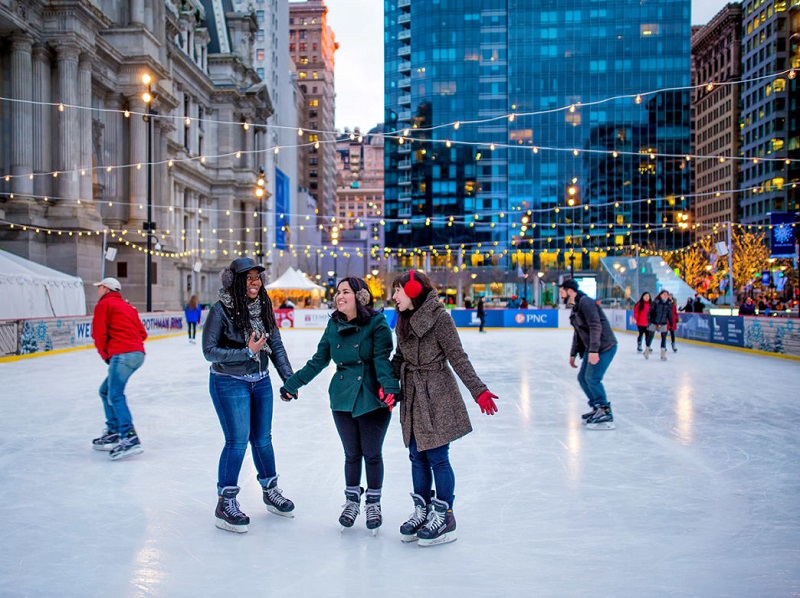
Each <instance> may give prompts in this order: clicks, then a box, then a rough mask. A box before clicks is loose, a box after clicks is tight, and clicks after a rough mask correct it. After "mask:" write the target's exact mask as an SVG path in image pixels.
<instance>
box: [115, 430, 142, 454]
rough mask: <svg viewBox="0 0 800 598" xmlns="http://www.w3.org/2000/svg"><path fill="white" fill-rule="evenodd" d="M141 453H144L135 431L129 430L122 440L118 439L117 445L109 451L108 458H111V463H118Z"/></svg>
mask: <svg viewBox="0 0 800 598" xmlns="http://www.w3.org/2000/svg"><path fill="white" fill-rule="evenodd" d="M142 452H144V449H143V448H142V445H141V443H140V442H139V436H138V435H137V434H136V430H131V431H130V432H128V433H127V434H126V435H125V437H124V438H120V439H119V444H117V446H115V447H114V448H113V449H111V452H110V453H109V454H108V456H109V457H111V460H112V461H118V460H119V459H127V458H128V457H133V456H134V455H138V454H139V453H142Z"/></svg>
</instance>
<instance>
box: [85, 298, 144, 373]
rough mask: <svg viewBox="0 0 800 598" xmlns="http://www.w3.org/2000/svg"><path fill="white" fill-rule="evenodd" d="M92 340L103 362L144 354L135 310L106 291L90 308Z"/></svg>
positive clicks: (141, 328) (140, 327) (141, 326)
mask: <svg viewBox="0 0 800 598" xmlns="http://www.w3.org/2000/svg"><path fill="white" fill-rule="evenodd" d="M92 338H93V339H94V346H95V347H97V352H98V353H100V357H102V358H103V361H106V360H108V359H109V358H111V357H112V356H114V355H120V354H121V353H133V352H134V351H141V352H142V353H144V340H145V339H146V338H147V331H146V330H145V329H144V326H143V325H142V321H141V320H140V319H139V312H137V311H136V308H135V307H134V306H133V305H131V304H130V303H128V302H127V301H125V299H123V298H122V295H120V294H119V293H117V292H115V291H109V292H108V293H106V294H105V295H103V296H102V297H100V301H98V302H97V305H96V306H95V308H94V317H93V318H92Z"/></svg>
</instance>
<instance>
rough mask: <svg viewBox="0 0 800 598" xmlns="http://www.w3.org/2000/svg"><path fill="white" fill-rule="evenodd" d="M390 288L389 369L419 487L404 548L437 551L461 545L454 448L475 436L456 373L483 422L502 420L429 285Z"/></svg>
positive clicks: (411, 277) (398, 282) (403, 530)
mask: <svg viewBox="0 0 800 598" xmlns="http://www.w3.org/2000/svg"><path fill="white" fill-rule="evenodd" d="M392 287H393V288H394V294H393V295H392V298H393V299H394V301H395V304H396V305H397V311H398V318H397V326H396V328H395V331H396V332H397V348H396V350H395V354H394V357H393V358H392V364H393V365H394V366H395V371H396V372H397V373H399V375H400V385H401V389H402V392H403V402H402V403H401V404H400V423H401V425H402V427H403V442H404V443H405V445H406V446H407V447H408V451H409V458H410V460H411V480H412V482H413V486H414V493H413V494H412V495H411V498H412V499H413V501H414V513H413V514H412V515H411V518H410V519H409V520H408V521H406V522H405V523H404V524H403V525H402V526H401V527H400V534H401V539H402V540H403V541H404V542H413V541H414V540H417V539H418V540H419V545H420V546H433V545H435V544H444V543H446V542H452V541H453V540H455V539H456V533H455V531H456V520H455V517H454V516H453V499H454V496H455V495H454V492H455V474H454V473H453V468H452V466H451V465H450V457H449V451H450V443H451V442H453V441H454V440H456V439H458V438H461V437H462V436H465V435H466V434H469V432H471V431H472V424H471V423H470V420H469V415H468V414H467V408H466V405H465V404H464V399H463V397H462V396H461V391H460V390H459V387H458V383H457V382H456V378H455V376H454V375H453V370H454V371H455V373H456V374H457V375H458V377H459V378H461V381H462V382H463V383H464V386H466V387H467V390H468V391H469V393H470V394H471V395H472V397H473V398H474V399H475V402H477V403H478V405H479V406H480V408H481V411H482V412H483V413H485V414H486V415H494V413H496V412H497V406H496V405H495V402H494V399H496V398H497V396H496V395H494V394H492V393H491V392H489V390H488V389H487V388H486V385H485V384H484V383H483V382H482V381H481V379H480V378H478V375H477V374H476V373H475V370H474V369H473V367H472V364H471V363H470V362H469V358H468V357H467V354H466V353H465V352H464V349H463V348H462V346H461V339H460V338H459V336H458V331H457V330H456V326H455V323H454V322H453V318H452V317H451V316H450V314H449V313H447V311H446V310H445V308H444V306H443V305H442V303H441V302H440V301H439V298H438V296H437V293H436V290H435V289H434V288H433V286H432V285H431V282H430V280H429V279H428V277H427V276H425V274H423V273H422V272H416V271H414V270H411V271H410V272H406V273H405V274H401V275H400V276H398V277H397V278H395V279H394V282H393V283H392ZM451 367H452V370H451V369H450V368H451ZM434 482H435V483H436V498H434V497H433V484H434Z"/></svg>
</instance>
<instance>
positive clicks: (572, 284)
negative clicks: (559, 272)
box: [559, 278, 580, 293]
mask: <svg viewBox="0 0 800 598" xmlns="http://www.w3.org/2000/svg"><path fill="white" fill-rule="evenodd" d="M559 286H560V287H561V288H562V289H567V290H570V289H571V290H573V291H575V292H576V293H577V292H578V291H579V290H580V289H579V288H578V283H577V282H576V281H575V279H574V278H567V279H566V280H565V281H564V282H562V283H561V284H560V285H559Z"/></svg>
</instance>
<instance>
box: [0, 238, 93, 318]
mask: <svg viewBox="0 0 800 598" xmlns="http://www.w3.org/2000/svg"><path fill="white" fill-rule="evenodd" d="M85 315H86V293H85V292H84V289H83V281H82V280H81V279H80V278H79V277H77V276H70V275H68V274H64V273H63V272H59V271H58V270H53V269H52V268H48V267H47V266H42V265H41V264H37V263H36V262H32V261H30V260H26V259H25V258H21V257H19V256H18V255H14V254H13V253H9V252H7V251H3V250H2V249H0V320H9V319H11V320H17V319H18V320H22V319H25V318H49V317H54V316H85Z"/></svg>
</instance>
